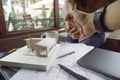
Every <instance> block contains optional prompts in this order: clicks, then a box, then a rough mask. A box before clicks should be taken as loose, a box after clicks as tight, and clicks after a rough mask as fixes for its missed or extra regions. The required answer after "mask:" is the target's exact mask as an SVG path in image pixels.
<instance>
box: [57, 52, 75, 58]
mask: <svg viewBox="0 0 120 80" xmlns="http://www.w3.org/2000/svg"><path fill="white" fill-rule="evenodd" d="M73 53H75V51H72V52H69V53H67V54H63V55H61V56H58V57H57V59H58V58H62V57H65V56H68V55H70V54H73Z"/></svg>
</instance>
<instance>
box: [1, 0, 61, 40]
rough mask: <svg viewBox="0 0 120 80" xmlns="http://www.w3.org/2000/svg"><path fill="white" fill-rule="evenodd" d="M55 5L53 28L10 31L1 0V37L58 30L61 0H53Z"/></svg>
mask: <svg viewBox="0 0 120 80" xmlns="http://www.w3.org/2000/svg"><path fill="white" fill-rule="evenodd" d="M53 1H54V2H53V5H54V14H55V15H54V27H53V28H46V29H44V28H42V29H36V30H26V31H12V32H8V31H7V29H6V24H5V18H4V13H3V5H2V0H0V12H1V13H0V38H1V39H2V38H9V37H15V36H21V35H25V34H34V33H40V32H45V31H51V30H58V29H60V26H59V0H53Z"/></svg>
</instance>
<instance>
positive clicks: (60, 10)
mask: <svg viewBox="0 0 120 80" xmlns="http://www.w3.org/2000/svg"><path fill="white" fill-rule="evenodd" d="M64 1H65V0H59V18H60V27H65V22H64V20H63V16H62V15H63V14H62V8H63V5H64Z"/></svg>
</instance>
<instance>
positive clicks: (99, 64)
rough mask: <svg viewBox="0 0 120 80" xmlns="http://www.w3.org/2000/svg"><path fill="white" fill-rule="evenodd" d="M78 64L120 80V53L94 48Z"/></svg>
mask: <svg viewBox="0 0 120 80" xmlns="http://www.w3.org/2000/svg"><path fill="white" fill-rule="evenodd" d="M77 64H78V65H80V66H83V67H85V68H88V69H90V70H93V71H95V72H98V73H101V74H103V75H104V76H107V77H109V78H112V79H113V80H120V53H119V52H114V51H109V50H105V49H100V48H94V49H93V50H91V51H90V52H89V53H88V54H86V55H85V56H83V57H82V58H80V59H79V60H78V61H77Z"/></svg>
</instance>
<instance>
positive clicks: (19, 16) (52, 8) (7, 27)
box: [0, 0, 65, 36]
mask: <svg viewBox="0 0 120 80" xmlns="http://www.w3.org/2000/svg"><path fill="white" fill-rule="evenodd" d="M58 1H59V2H58ZM63 1H64V0H2V1H1V2H2V4H1V3H0V4H1V5H0V9H1V10H2V12H3V13H0V16H1V18H2V22H1V24H0V26H2V27H1V33H2V35H3V34H4V35H9V33H15V32H19V33H23V32H26V31H29V32H32V31H34V32H35V31H36V30H40V31H42V30H48V29H53V28H54V29H56V28H59V27H60V26H61V27H64V25H65V24H64V22H63V18H62V14H61V9H62V7H61V6H62V5H63ZM58 3H59V4H58ZM59 6H60V7H59ZM58 8H59V9H58ZM3 16H4V17H3ZM6 33H7V34H6ZM19 33H16V34H19ZM0 36H1V35H0Z"/></svg>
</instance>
